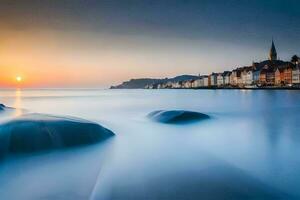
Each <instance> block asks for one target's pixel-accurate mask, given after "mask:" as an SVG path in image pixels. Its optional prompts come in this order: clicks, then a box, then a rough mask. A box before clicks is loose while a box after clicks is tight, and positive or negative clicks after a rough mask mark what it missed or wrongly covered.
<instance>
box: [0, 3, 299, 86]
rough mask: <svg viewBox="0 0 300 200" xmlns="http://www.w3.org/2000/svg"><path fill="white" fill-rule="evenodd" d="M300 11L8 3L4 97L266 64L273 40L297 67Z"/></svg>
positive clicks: (4, 8) (2, 50)
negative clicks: (9, 91)
mask: <svg viewBox="0 0 300 200" xmlns="http://www.w3.org/2000/svg"><path fill="white" fill-rule="evenodd" d="M299 8H300V1H298V0H226V1H223V0H101V1H98V0H14V1H11V0H0V69H1V71H0V88H5V87H15V86H18V84H22V86H23V87H83V88H84V87H107V86H110V85H113V84H117V83H120V82H122V81H125V80H128V79H131V78H143V77H153V78H165V77H173V76H176V75H181V74H194V75H197V74H208V73H211V72H222V71H224V70H231V69H233V68H234V67H238V66H247V65H251V63H252V62H253V61H262V60H265V59H267V56H268V51H269V48H270V46H271V40H272V38H274V42H275V45H276V48H277V53H278V56H279V58H280V59H282V60H289V59H290V57H291V56H292V55H294V54H298V55H299V54H300V52H299V51H300V49H299V44H300V23H299V21H300V12H299ZM17 76H21V77H22V82H21V83H16V81H15V78H16V77H17ZM19 86H20V85H19Z"/></svg>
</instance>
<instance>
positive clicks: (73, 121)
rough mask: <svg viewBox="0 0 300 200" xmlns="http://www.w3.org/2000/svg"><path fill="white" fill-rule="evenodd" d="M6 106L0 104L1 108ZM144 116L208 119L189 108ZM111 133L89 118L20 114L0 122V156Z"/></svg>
mask: <svg viewBox="0 0 300 200" xmlns="http://www.w3.org/2000/svg"><path fill="white" fill-rule="evenodd" d="M5 108H6V106H5V105H3V104H0V110H2V111H4V112H5V110H4V109H5ZM148 117H149V118H150V119H152V120H154V121H156V122H160V123H168V124H185V123H191V122H196V121H199V120H203V119H208V118H209V116H208V115H205V114H202V113H198V112H192V111H184V110H169V111H163V110H159V111H154V112H152V113H150V114H149V115H148ZM112 136H114V133H113V132H112V131H111V130H109V129H107V128H105V127H103V126H101V125H99V124H97V123H94V122H91V121H88V120H85V119H80V118H75V117H69V116H68V117H65V116H55V115H48V114H24V115H21V116H19V117H17V118H14V119H12V120H8V121H6V122H3V123H0V159H1V158H2V157H5V156H6V155H9V154H15V153H31V152H38V151H45V150H53V149H61V148H67V147H74V146H80V145H87V144H93V143H98V142H101V141H104V140H106V139H108V138H110V137H112Z"/></svg>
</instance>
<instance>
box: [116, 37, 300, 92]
mask: <svg viewBox="0 0 300 200" xmlns="http://www.w3.org/2000/svg"><path fill="white" fill-rule="evenodd" d="M299 61H300V58H299V57H298V56H297V55H294V56H292V57H291V60H290V61H283V60H280V59H278V56H277V51H276V47H275V44H274V41H273V40H272V44H271V48H270V51H269V58H268V59H267V60H264V61H262V62H253V63H252V65H251V66H243V67H237V68H235V69H233V70H232V71H224V72H219V73H215V72H212V73H211V74H209V75H199V76H191V75H182V76H178V77H175V78H172V79H132V80H130V81H127V82H124V83H122V84H121V85H119V86H112V87H111V88H112V89H115V88H126V89H128V88H145V89H165V88H166V89H189V88H191V89H201V88H212V89H222V88H225V89H230V88H232V89H234V88H237V89H240V88H244V89H259V88H263V89H300V64H299Z"/></svg>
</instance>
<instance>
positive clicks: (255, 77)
mask: <svg viewBox="0 0 300 200" xmlns="http://www.w3.org/2000/svg"><path fill="white" fill-rule="evenodd" d="M260 71H261V70H260V69H256V70H254V71H253V84H256V85H258V84H259V83H260Z"/></svg>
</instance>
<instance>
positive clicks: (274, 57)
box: [269, 39, 277, 60]
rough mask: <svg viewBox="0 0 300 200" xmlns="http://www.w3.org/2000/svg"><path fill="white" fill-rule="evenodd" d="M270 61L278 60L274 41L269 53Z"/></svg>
mask: <svg viewBox="0 0 300 200" xmlns="http://www.w3.org/2000/svg"><path fill="white" fill-rule="evenodd" d="M269 60H277V52H276V48H275V45H274V41H273V39H272V46H271V49H270V53H269Z"/></svg>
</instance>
